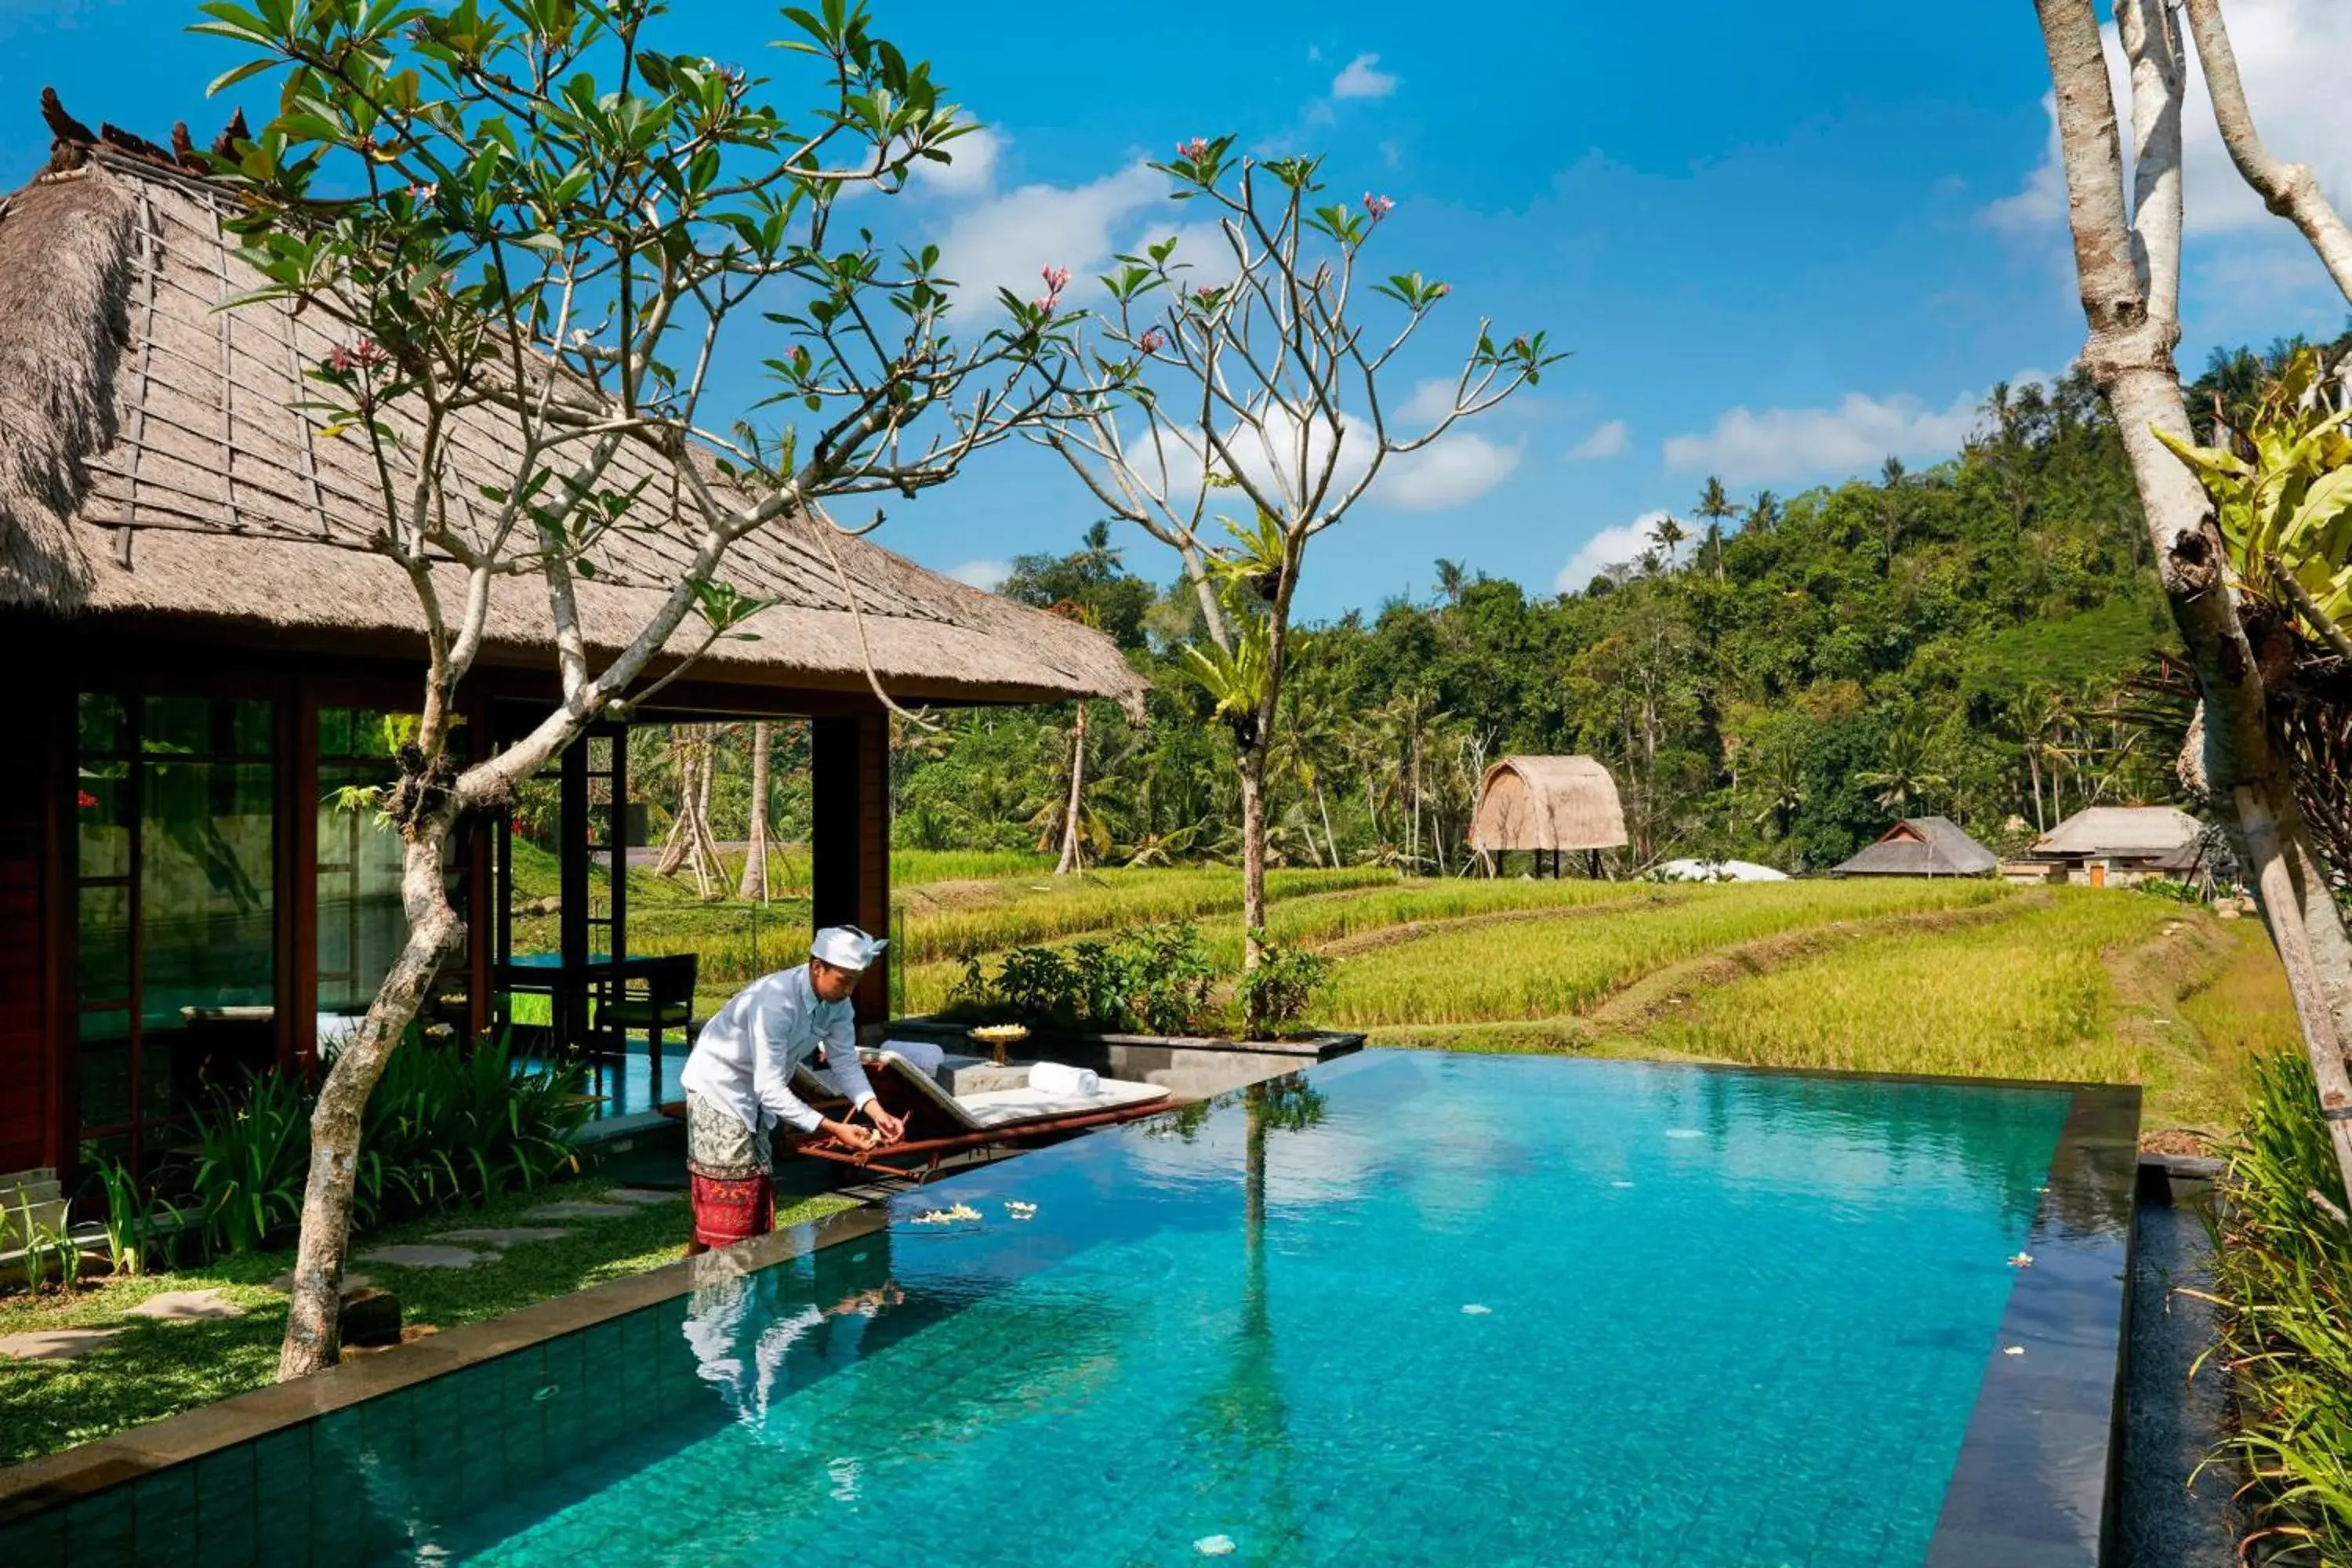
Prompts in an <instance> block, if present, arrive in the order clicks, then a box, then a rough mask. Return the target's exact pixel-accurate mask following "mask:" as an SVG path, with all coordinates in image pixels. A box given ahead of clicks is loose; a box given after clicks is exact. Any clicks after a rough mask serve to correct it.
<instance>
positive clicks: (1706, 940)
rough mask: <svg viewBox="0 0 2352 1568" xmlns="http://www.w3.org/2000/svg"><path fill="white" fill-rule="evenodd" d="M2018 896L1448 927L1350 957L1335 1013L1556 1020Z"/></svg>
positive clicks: (1680, 896)
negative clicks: (1794, 949)
mask: <svg viewBox="0 0 2352 1568" xmlns="http://www.w3.org/2000/svg"><path fill="white" fill-rule="evenodd" d="M2009 892H2010V889H2007V888H2005V887H2003V886H2001V885H2000V883H1997V882H1979V881H1947V882H1885V883H1868V882H1781V883H1770V884H1763V885H1748V886H1744V887H1724V888H1691V889H1675V897H1673V898H1672V899H1671V900H1666V901H1664V902H1663V903H1662V904H1654V905H1646V906H1644V907H1640V908H1633V909H1629V910H1627V911H1626V912H1625V913H1624V914H1623V915H1622V916H1618V915H1613V914H1608V915H1602V916H1600V917H1597V918H1594V919H1590V920H1563V921H1528V922H1525V923H1518V924H1509V925H1496V926H1488V927H1482V928H1479V929H1475V930H1470V931H1442V932H1439V933H1436V934H1433V935H1430V936H1426V937H1423V938H1420V939H1418V940H1416V941H1412V942H1399V943H1397V944H1396V945H1394V946H1392V947H1384V948H1381V949H1378V950H1376V951H1374V952H1368V953H1364V954H1362V955H1360V956H1359V957H1356V958H1352V959H1348V960H1344V961H1343V962H1342V963H1341V964H1340V966H1339V984H1338V986H1337V988H1336V991H1335V993H1334V995H1333V997H1332V1001H1331V1004H1330V1006H1329V1007H1328V1010H1327V1011H1326V1013H1325V1015H1324V1016H1325V1018H1326V1020H1327V1021H1328V1022H1331V1023H1337V1024H1346V1025H1350V1026H1359V1027H1365V1026H1372V1027H1377V1026H1382V1025H1404V1024H1456V1023H1459V1024H1472V1023H1484V1022H1488V1021H1491V1020H1496V1019H1504V1018H1543V1017H1552V1016H1559V1015H1562V1014H1570V1013H1577V1012H1580V1011H1582V1010H1584V1009H1585V1008H1587V1007H1589V1006H1591V1005H1592V1004H1593V1003H1595V1002H1597V1001H1599V1000H1600V999H1601V997H1603V996H1606V995H1607V994H1610V993H1611V992H1612V991H1616V990H1618V989H1620V988H1622V986H1624V985H1626V984H1630V983H1631V982H1633V981H1634V980H1636V979H1638V978H1640V977H1641V976H1642V975H1643V974H1646V973H1650V972H1651V971H1653V970H1656V969H1659V968H1662V967H1664V966H1665V965H1667V964H1670V963H1680V962H1681V961H1683V960H1685V959H1689V958H1696V957H1697V956H1698V955H1700V954H1702V953H1705V952H1711V951H1713V950H1715V949H1717V948H1721V947H1727V946H1730V945H1732V944H1734V943H1738V942H1753V941H1756V940H1759V939H1760V938H1764V937H1770V936H1778V935H1780V934H1782V933H1783V932H1787V931H1798V930H1802V929H1804V928H1807V927H1811V926H1820V925H1826V924H1829V923H1831V922H1832V921H1847V920H1869V919H1874V918H1878V917H1882V916H1885V915H1889V914H1895V913H1903V912H1909V911H1915V910H1958V909H1967V908H1972V907H1975V906H1979V905H1982V904H1987V903H1990V902H1992V901H1994V900H1998V899H2000V898H2003V897H2005V896H2008V895H2009Z"/></svg>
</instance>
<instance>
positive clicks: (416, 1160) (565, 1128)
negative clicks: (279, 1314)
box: [109, 1026, 593, 1253]
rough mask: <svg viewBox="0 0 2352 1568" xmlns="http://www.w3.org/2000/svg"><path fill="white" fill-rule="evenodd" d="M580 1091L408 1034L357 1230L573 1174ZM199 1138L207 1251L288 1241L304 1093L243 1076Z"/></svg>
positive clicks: (370, 1148) (372, 1122)
mask: <svg viewBox="0 0 2352 1568" xmlns="http://www.w3.org/2000/svg"><path fill="white" fill-rule="evenodd" d="M582 1088H583V1082H582V1076H581V1069H580V1068H577V1067H571V1066H567V1067H562V1068H554V1069H548V1068H542V1067H541V1066H539V1065H538V1064H534V1063H529V1062H524V1061H521V1060H519V1059H517V1058H515V1057H514V1055H513V1054H512V1052H511V1050H510V1049H509V1046H508V1044H507V1042H506V1041H505V1040H503V1039H499V1040H495V1041H493V1040H487V1039H486V1040H483V1041H480V1042H478V1044H477V1045H476V1046H475V1047H474V1048H473V1049H472V1050H470V1051H460V1050H457V1049H454V1048H452V1047H447V1046H442V1045H433V1044H428V1043H427V1042H425V1040H424V1039H423V1038H422V1037H421V1036H420V1034H419V1031H418V1030H417V1029H416V1028H415V1026H411V1027H410V1029H409V1032H408V1037H407V1038H406V1039H405V1040H404V1041H403V1042H402V1045H401V1047H400V1048H399V1049H398V1050H396V1051H394V1052H393V1053H392V1056H391V1058H390V1060H389V1061H388V1062H387V1063H386V1064H385V1067H384V1071H383V1078H382V1079H379V1080H378V1082H377V1085H376V1089H375V1092H374V1093H373V1095H371V1096H370V1097H369V1098H368V1102H367V1108H366V1110H365V1112H364V1114H363V1116H362V1121H361V1125H360V1142H359V1157H358V1169H357V1171H356V1173H355V1181H354V1183H353V1186H352V1211H353V1217H354V1220H355V1222H356V1223H357V1224H358V1225H359V1226H361V1227H362V1228H367V1227H370V1226H377V1225H381V1224H383V1223H384V1222H385V1221H387V1220H391V1219H396V1218H399V1217H402V1216H403V1215H412V1214H427V1213H431V1212H434V1211H436V1210H439V1209H449V1208H457V1207H461V1206H465V1205H478V1204H480V1203H482V1202H484V1201H485V1200H486V1199H488V1197H490V1196H491V1195H493V1194H498V1193H501V1192H508V1191H512V1190H517V1189H520V1190H522V1191H525V1192H528V1191H530V1190H532V1189H534V1188H537V1187H541V1186H544V1185H545V1184H548V1183H549V1182H551V1181H552V1180H554V1179H555V1178H556V1177H557V1176H559V1175H562V1174H563V1173H566V1172H570V1171H576V1170H577V1169H578V1168H579V1167H578V1160H577V1157H576V1155H575V1154H574V1153H573V1152H572V1142H571V1140H572V1134H573V1133H574V1132H576V1131H578V1130H579V1128H580V1127H581V1125H582V1124H583V1122H584V1121H587V1119H588V1116H589V1114H590V1112H591V1110H593V1106H592V1104H591V1102H590V1101H589V1100H587V1098H586V1097H585V1096H584V1095H583V1093H582ZM195 1131H196V1150H195V1159H194V1167H193V1169H192V1170H191V1171H190V1173H189V1174H188V1177H187V1186H188V1188H189V1190H190V1191H191V1193H192V1194H193V1204H194V1211H195V1215H196V1223H197V1224H198V1226H200V1227H201V1230H202V1234H203V1236H204V1240H205V1247H206V1249H207V1250H208V1251H211V1252H215V1253H218V1252H252V1251H257V1250H259V1249H260V1248H262V1247H268V1246H270V1245H271V1244H273V1243H274V1242H276V1241H278V1240H280V1239H282V1238H283V1237H284V1236H285V1234H286V1233H287V1232H288V1231H289V1230H291V1229H292V1228H293V1226H295V1224H296V1223H297V1222H298V1221H299V1219H300V1218H301V1214H302V1194H303V1186H304V1183H305V1181H306V1180H307V1178H308V1175H309V1171H310V1099H309V1097H308V1096H307V1095H306V1094H304V1092H303V1090H302V1089H301V1087H300V1086H299V1084H298V1083H297V1082H296V1080H294V1079H290V1078H288V1077H285V1076H284V1075H282V1074H278V1073H257V1074H251V1075H248V1077H247V1081H246V1082H245V1084H244V1085H243V1086H242V1089H241V1091H240V1092H238V1093H236V1094H229V1093H226V1092H220V1091H215V1095H214V1097H213V1104H212V1108H211V1109H210V1110H208V1111H206V1112H202V1113H199V1114H198V1115H197V1116H196V1118H195ZM109 1191H110V1205H109V1206H110V1211H111V1210H112V1209H113V1208H114V1206H115V1205H114V1204H113V1202H112V1190H111V1188H110V1190H109Z"/></svg>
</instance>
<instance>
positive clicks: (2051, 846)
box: [2026, 805, 2205, 868]
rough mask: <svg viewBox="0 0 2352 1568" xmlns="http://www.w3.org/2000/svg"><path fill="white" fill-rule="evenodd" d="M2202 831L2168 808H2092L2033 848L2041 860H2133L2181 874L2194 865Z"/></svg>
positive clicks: (2182, 813) (2194, 822) (2191, 820)
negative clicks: (2176, 869)
mask: <svg viewBox="0 0 2352 1568" xmlns="http://www.w3.org/2000/svg"><path fill="white" fill-rule="evenodd" d="M2204 831H2205V830H2204V828H2203V826H2201V825H2200V824H2199V822H2198V820H2197V819H2196V818H2195V817H2193V816H2189V814H2188V813H2187V812H2185V811H2181V810H2179V809H2178V808H2176V807H2173V806H2169V805H2093V806H2086V807H2084V809H2083V810H2081V811H2078V812H2076V813H2075V814H2074V816H2070V817H2068V818H2067V819H2066V820H2065V821H2063V822H2062V823H2060V824H2059V825H2058V826H2055V827H2053V828H2052V829H2051V830H2050V831H2049V832H2048V833H2046V834H2044V835H2043V836H2042V837H2041V838H2039V839H2037V840H2036V841H2035V842H2034V845H2033V847H2032V849H2030V850H2028V851H2026V853H2027V854H2029V855H2031V856H2032V857H2033V858H2036V859H2041V860H2137V861H2141V862H2145V863H2147V864H2151V865H2156V866H2168V867H2176V868H2190V867H2193V866H2195V865H2196V864H2197V858H2198V852H2199V847H2200V840H2201V838H2202V837H2203V835H2204Z"/></svg>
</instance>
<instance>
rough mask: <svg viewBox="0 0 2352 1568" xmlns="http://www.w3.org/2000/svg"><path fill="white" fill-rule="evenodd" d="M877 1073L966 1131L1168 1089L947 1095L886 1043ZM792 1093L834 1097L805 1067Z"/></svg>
mask: <svg viewBox="0 0 2352 1568" xmlns="http://www.w3.org/2000/svg"><path fill="white" fill-rule="evenodd" d="M866 1065H867V1067H868V1068H872V1069H874V1070H876V1071H880V1072H893V1073H896V1074H897V1075H898V1081H899V1082H901V1083H903V1084H906V1085H907V1086H908V1088H910V1089H913V1090H914V1091H915V1092H916V1093H918V1094H919V1095H921V1096H922V1097H923V1098H925V1099H926V1100H929V1101H930V1102H931V1103H932V1104H934V1105H936V1106H938V1107H939V1108H940V1110H942V1111H944V1112H946V1113H947V1114H948V1115H949V1116H950V1117H951V1118H952V1119H954V1121H956V1122H957V1123H958V1124H959V1125H961V1126H962V1127H964V1128H965V1129H966V1130H968V1131H973V1132H983V1131H988V1130H990V1129H992V1128H999V1127H1013V1126H1018V1125H1019V1124H1020V1123H1022V1122H1024V1121H1046V1120H1048V1119H1051V1118H1055V1117H1061V1116H1084V1115H1087V1114H1089V1113H1090V1112H1094V1111H1099V1110H1124V1109H1125V1108H1127V1107H1129V1106H1132V1105H1149V1104H1150V1103H1151V1102H1152V1101H1154V1100H1165V1099H1167V1098H1168V1090H1167V1089H1163V1088H1161V1087H1160V1085H1159V1084H1156V1083H1130V1082H1129V1081H1128V1080H1127V1079H1117V1078H1107V1079H1103V1080H1102V1087H1101V1089H1098V1090H1097V1091H1096V1092H1095V1093H1093V1094H1064V1095H1055V1094H1045V1093H1041V1092H1040V1091H1038V1090H1036V1089H989V1090H986V1091H983V1092H982V1093H979V1094H966V1095H961V1096H959V1095H951V1094H950V1093H949V1092H948V1091H947V1090H946V1089H941V1088H940V1086H939V1081H938V1080H937V1079H934V1078H932V1077H931V1075H930V1074H929V1073H927V1072H925V1071H923V1070H922V1069H921V1068H918V1067H916V1066H915V1064H914V1063H912V1062H910V1061H908V1060H907V1059H906V1058H904V1057H902V1056H900V1055H899V1054H898V1052H896V1051H894V1050H892V1049H890V1048H889V1047H887V1046H885V1047H883V1048H882V1050H881V1051H880V1052H879V1053H878V1054H877V1057H876V1058H875V1059H874V1060H873V1061H871V1062H869V1063H867V1064H866ZM793 1093H794V1094H797V1095H799V1096H800V1097H801V1098H803V1100H806V1099H809V1098H811V1097H818V1098H827V1097H830V1096H833V1095H837V1094H839V1093H840V1090H838V1089H834V1088H833V1086H832V1085H831V1084H830V1083H827V1082H825V1081H824V1079H821V1078H819V1077H818V1076H817V1075H816V1074H815V1073H813V1072H811V1071H810V1070H809V1069H808V1068H806V1067H805V1066H803V1067H799V1068H794V1069H793Z"/></svg>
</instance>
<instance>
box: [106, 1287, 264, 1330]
mask: <svg viewBox="0 0 2352 1568" xmlns="http://www.w3.org/2000/svg"><path fill="white" fill-rule="evenodd" d="M125 1316H128V1317H132V1318H153V1319H155V1320H157V1321H160V1322H165V1323H193V1322H197V1321H203V1320H205V1319H211V1318H242V1317H244V1316H245V1309H244V1308H243V1307H240V1306H238V1305H237V1304H236V1302H234V1301H232V1300H229V1299H228V1297H227V1296H226V1295H225V1294H224V1293H222V1292H221V1291H219V1290H165V1291H163V1292H162V1293H161V1294H160V1295H154V1296H150V1297H148V1298H147V1299H146V1300H144V1301H142V1302H140V1303H139V1305H137V1306H135V1307H133V1308H131V1310H129V1312H127V1313H126V1314H125Z"/></svg>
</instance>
